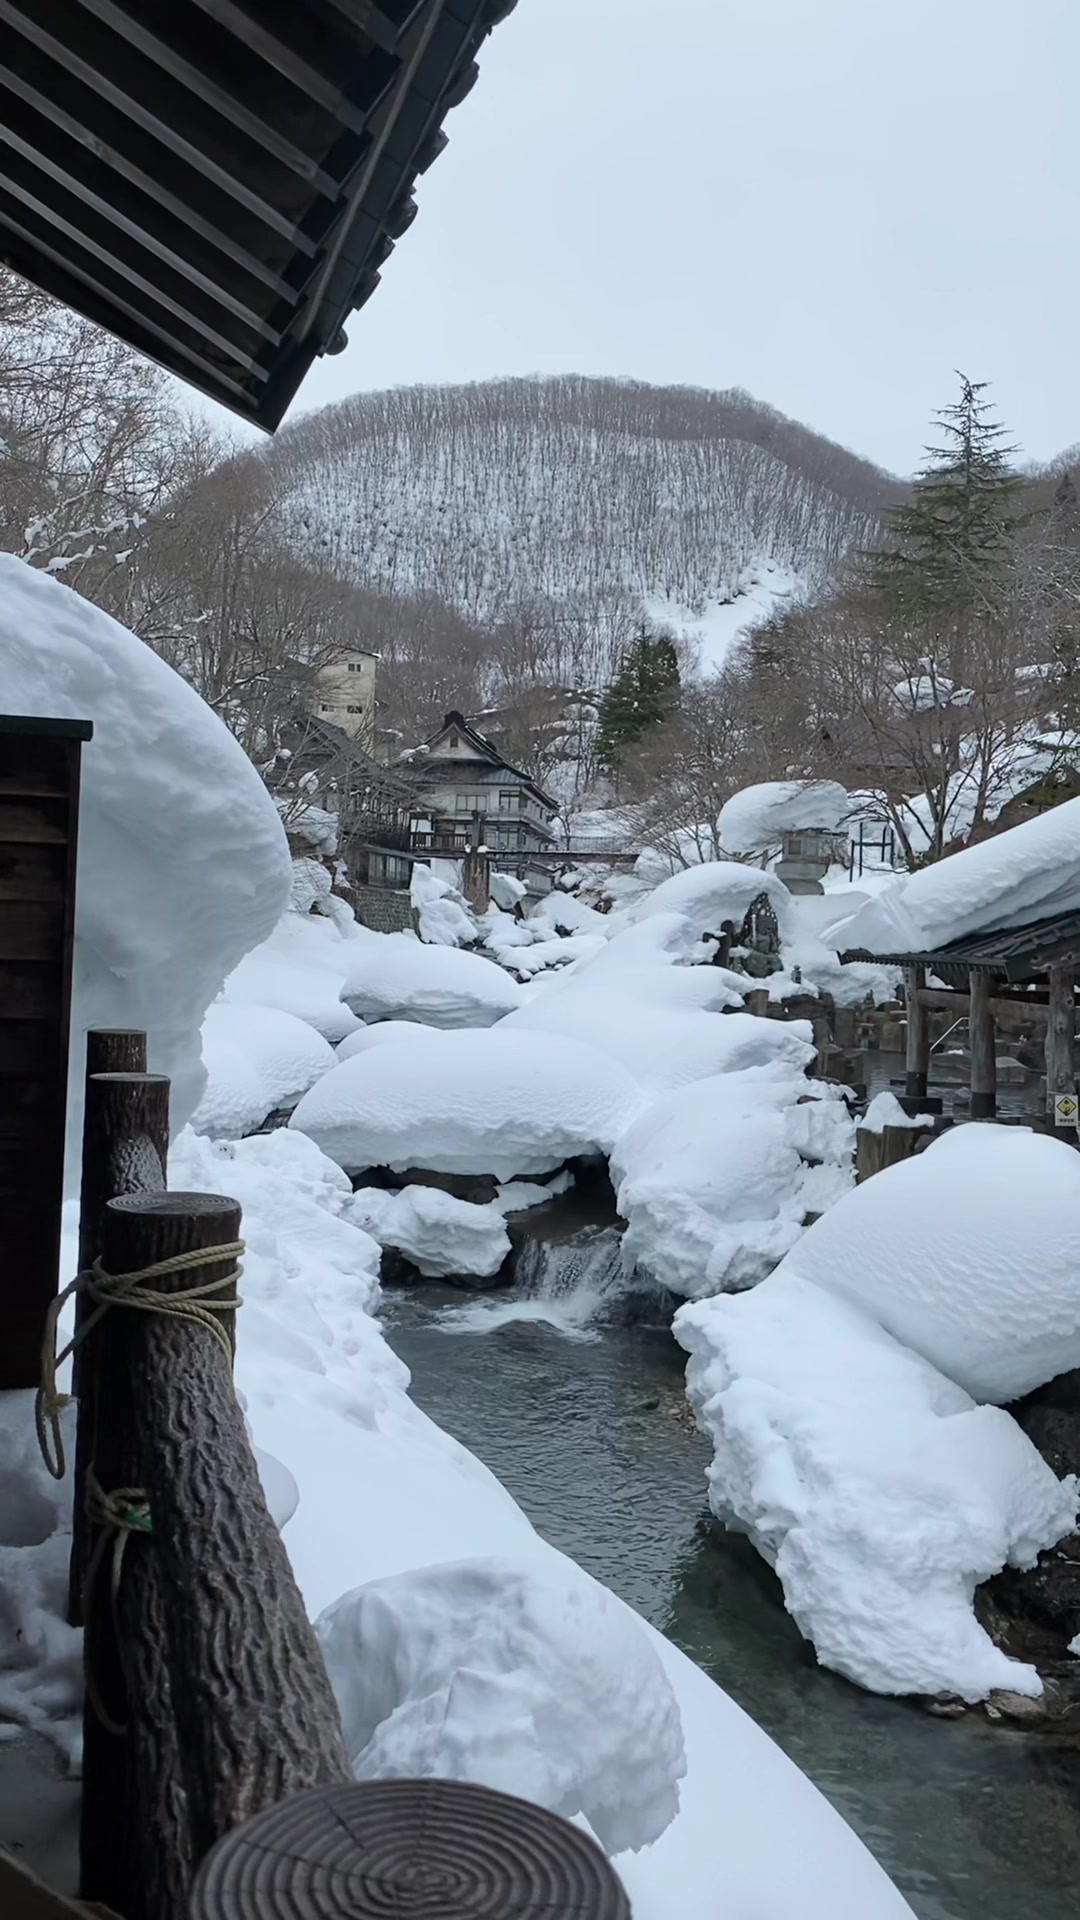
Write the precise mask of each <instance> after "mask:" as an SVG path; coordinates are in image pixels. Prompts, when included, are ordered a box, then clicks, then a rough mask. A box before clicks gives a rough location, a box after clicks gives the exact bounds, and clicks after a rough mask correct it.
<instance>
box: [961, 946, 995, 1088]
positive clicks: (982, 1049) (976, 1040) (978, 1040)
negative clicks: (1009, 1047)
mask: <svg viewBox="0 0 1080 1920" xmlns="http://www.w3.org/2000/svg"><path fill="white" fill-rule="evenodd" d="M968 990H969V994H970V998H969V1001H968V1036H969V1040H970V1048H971V1117H972V1119H973V1120H993V1118H994V1116H995V1115H996V1113H997V1048H996V1043H995V1037H994V1012H993V1007H992V1006H991V1003H990V975H989V974H988V973H976V972H975V971H974V969H972V970H971V971H970V972H969V974H968Z"/></svg>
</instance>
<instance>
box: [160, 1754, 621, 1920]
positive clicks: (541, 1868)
mask: <svg viewBox="0 0 1080 1920" xmlns="http://www.w3.org/2000/svg"><path fill="white" fill-rule="evenodd" d="M271 1909H272V1910H273V1912H274V1914H275V1916H276V1917H277V1920H345V1916H346V1915H347V1916H349V1920H387V1916H388V1915H390V1914H395V1915H399V1916H400V1920H406V1916H408V1915H410V1914H415V1915H416V1916H417V1917H418V1920H419V1916H420V1915H424V1914H434V1913H436V1912H437V1913H439V1914H440V1915H445V1916H446V1920H457V1917H458V1916H460V1920H551V1917H552V1915H554V1914H567V1915H569V1914H573V1915H574V1916H575V1920H630V1903H629V1901H628V1899H627V1897H626V1893H625V1892H624V1890H623V1887H622V1885H621V1883H620V1881H619V1879H618V1877H617V1875H616V1874H615V1872H614V1869H613V1868H612V1867H611V1866H610V1865H609V1864H608V1861H607V1859H606V1858H605V1856H604V1854H603V1853H601V1851H600V1849H599V1847H598V1846H596V1844H595V1843H594V1842H593V1841H592V1840H590V1839H589V1838H588V1836H587V1835H586V1834H583V1833H580V1832H579V1831H578V1829H577V1828H576V1827H572V1826H571V1825H570V1824H569V1822H568V1821H565V1820H562V1819H560V1818H559V1817H558V1815H557V1814H553V1813H548V1812H547V1811H546V1810H545V1809H544V1808H542V1807H535V1806H532V1805H530V1804H529V1803H528V1802H526V1801H524V1800H514V1799H511V1798H509V1796H508V1795H506V1794H502V1793H493V1792H491V1791H490V1790H489V1789H488V1788H487V1787H474V1786H465V1785H462V1784H459V1783H458V1782H451V1781H443V1780H380V1781H373V1782H370V1783H367V1784H361V1785H356V1784H352V1783H350V1784H348V1785H342V1786H336V1787H323V1788H319V1789H317V1790H316V1791H314V1792H312V1793H302V1794H297V1795H295V1796H294V1798H292V1799H291V1800H287V1801H284V1802H283V1803H282V1804H281V1805H279V1806H275V1807H271V1808H269V1809H268V1810H267V1811H266V1812H265V1813H262V1814H259V1815H258V1816H257V1818H255V1819H254V1820H250V1821H248V1822H247V1823H246V1824H245V1825H244V1826H242V1827H238V1828H236V1830H235V1831H234V1832H232V1833H230V1834H227V1835H226V1837H225V1839H224V1840H222V1841H220V1842H219V1844H218V1845H217V1846H216V1847H215V1848H214V1849H213V1851H212V1852H211V1853H210V1854H209V1855H208V1856H207V1858H206V1860H205V1861H204V1862H203V1865H202V1868H201V1869H200V1872H199V1874H198V1876H197V1878H196V1881H195V1886H194V1889H193V1892H192V1900H191V1910H190V1911H191V1920H226V1916H228V1920H263V1916H264V1915H265V1914H266V1913H268V1912H269V1911H271Z"/></svg>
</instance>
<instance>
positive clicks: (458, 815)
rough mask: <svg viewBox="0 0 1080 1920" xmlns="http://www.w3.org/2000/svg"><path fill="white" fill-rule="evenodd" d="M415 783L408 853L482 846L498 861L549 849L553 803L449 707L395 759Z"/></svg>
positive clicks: (554, 811) (446, 852)
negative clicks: (416, 742) (423, 737)
mask: <svg viewBox="0 0 1080 1920" xmlns="http://www.w3.org/2000/svg"><path fill="white" fill-rule="evenodd" d="M400 764H401V765H402V766H407V767H408V772H409V777H410V779H411V780H412V782H413V783H414V788H415V792H416V799H415V802H414V805H413V815H414V829H413V835H412V844H413V848H414V850H415V851H416V852H417V853H418V854H420V855H421V857H422V856H423V854H424V852H425V851H429V852H432V853H437V854H440V855H446V856H449V857H451V858H452V857H453V856H454V855H455V854H458V855H460V854H463V853H466V852H468V851H469V849H470V848H473V847H484V848H486V849H487V851H488V853H489V854H491V855H492V857H493V858H495V859H496V860H498V861H499V862H500V864H504V865H505V864H510V862H511V861H512V860H513V859H514V858H515V857H517V858H524V857H526V856H527V855H529V854H538V853H550V852H552V851H553V850H554V848H555V841H556V834H555V818H556V815H557V813H558V803H557V801H555V800H554V799H553V798H552V796H551V795H550V794H549V793H545V791H544V789H543V788H542V787H541V786H540V785H539V783H538V782H537V781H536V780H534V779H533V778H532V775H531V774H528V773H525V772H524V771H523V770H522V768H520V767H515V766H512V765H511V763H510V761H509V760H506V759H504V758H503V755H502V754H501V753H500V752H499V750H498V748H497V747H496V746H495V745H494V744H493V742H492V741H491V740H489V739H488V738H487V736H486V734H483V733H481V732H480V731H479V730H478V729H477V728H476V727H475V726H474V725H473V724H472V722H471V721H470V720H467V719H466V717H465V715H464V714H462V713H459V712H457V710H456V709H452V710H451V711H450V712H449V713H448V714H446V715H445V716H444V718H443V723H442V725H441V727H440V728H439V729H438V731H437V732H436V733H433V734H432V735H431V738H430V739H429V740H426V741H425V742H424V744H423V745H422V746H420V747H415V748H413V749H412V750H411V752H409V753H407V754H404V755H403V756H402V761H401V763H400Z"/></svg>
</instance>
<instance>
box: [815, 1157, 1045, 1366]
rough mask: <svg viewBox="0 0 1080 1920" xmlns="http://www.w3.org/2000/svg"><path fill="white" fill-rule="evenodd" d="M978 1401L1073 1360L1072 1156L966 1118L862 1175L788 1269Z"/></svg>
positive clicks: (826, 1217) (821, 1223) (825, 1218)
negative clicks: (865, 1317) (910, 1153)
mask: <svg viewBox="0 0 1080 1920" xmlns="http://www.w3.org/2000/svg"><path fill="white" fill-rule="evenodd" d="M785 1266H786V1267H787V1268H789V1269H790V1270H791V1271H793V1272H796V1273H798V1274H799V1275H800V1276H801V1277H802V1278H803V1279H804V1280H810V1281H813V1282H814V1283H815V1284H816V1285H818V1286H820V1287H823V1288H824V1289H826V1291H828V1292H831V1293H835V1294H840V1295H843V1297H844V1298H845V1299H847V1300H850V1301H851V1302H852V1303H853V1304H854V1305H856V1306H859V1307H862V1308H863V1309H864V1310H865V1311H866V1312H867V1313H869V1314H871V1315H872V1316H873V1318H874V1319H875V1320H877V1321H879V1322H880V1324H881V1325H882V1326H883V1327H885V1328H886V1329H887V1330H888V1332H889V1333H891V1334H892V1335H893V1336H894V1338H895V1339H897V1340H901V1341H903V1343H904V1345H905V1346H908V1347H911V1348H912V1349H913V1350H914V1351H915V1352H916V1353H920V1354H922V1355H923V1356H924V1357H925V1358H926V1359H927V1360H929V1361H930V1362H931V1364H932V1365H933V1366H935V1367H938V1368H940V1370H941V1372H942V1373H945V1374H947V1375H948V1377H949V1378H950V1379H951V1380H956V1381H958V1382H959V1384H960V1385H961V1386H962V1387H965V1388H966V1389H967V1391H968V1392H969V1393H970V1394H972V1395H973V1397H974V1398H975V1399H976V1400H992V1401H996V1402H1005V1401H1009V1400H1015V1399H1018V1398H1019V1397H1020V1396H1021V1395H1022V1394H1025V1393H1030V1392H1031V1391H1032V1390H1033V1389H1034V1388H1035V1387H1037V1386H1040V1385H1041V1384H1042V1383H1043V1382H1044V1381H1046V1380H1051V1379H1053V1378H1054V1376H1055V1375H1056V1374H1059V1373H1066V1372H1068V1371H1069V1370H1070V1369H1071V1368H1073V1367H1077V1366H1080V1155H1078V1154H1077V1153H1076V1150H1075V1148H1073V1147H1068V1146H1066V1145H1065V1144H1064V1142H1063V1141H1060V1140H1052V1139H1050V1138H1049V1137H1048V1136H1047V1135H1045V1134H1036V1133H1028V1132H1026V1131H1024V1130H1023V1129H1022V1128H1019V1127H999V1126H982V1125H978V1124H969V1125H967V1126H962V1127H955V1128H953V1129H952V1130H951V1131H950V1132H948V1133H946V1134H943V1135H942V1137H941V1138H940V1140H937V1141H936V1142H935V1143H934V1144H933V1145H932V1146H931V1147H929V1148H928V1149H927V1150H926V1152H925V1153H920V1154H916V1155H915V1156H914V1157H913V1158H912V1159H910V1160H904V1161H901V1162H900V1164H899V1165H898V1166H895V1167H888V1168H887V1169H886V1170H885V1171H884V1172H883V1173H879V1174H875V1176H874V1178H873V1179H872V1180H865V1181H864V1182H863V1184H862V1185H861V1186H859V1187H856V1188H855V1189H854V1191H853V1192H851V1193H849V1194H847V1195H846V1196H845V1198H844V1199H843V1200H842V1201H841V1202H840V1204H839V1206H837V1207H835V1208H834V1209H833V1210H832V1212H830V1213H828V1214H826V1215H825V1217H824V1219H822V1220H819V1221H817V1222H816V1224H815V1225H814V1226H813V1227H811V1229H810V1231H809V1232H808V1233H807V1234H806V1235H805V1237H804V1238H803V1240H802V1241H801V1242H800V1244H799V1246H798V1248H797V1249H796V1250H795V1252H794V1253H792V1254H791V1255H790V1257H789V1259H788V1261H787V1262H786V1263H785Z"/></svg>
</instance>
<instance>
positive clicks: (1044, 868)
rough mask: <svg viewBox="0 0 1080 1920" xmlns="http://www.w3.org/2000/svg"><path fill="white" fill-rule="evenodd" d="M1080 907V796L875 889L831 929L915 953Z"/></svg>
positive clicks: (865, 944) (878, 947)
mask: <svg viewBox="0 0 1080 1920" xmlns="http://www.w3.org/2000/svg"><path fill="white" fill-rule="evenodd" d="M1078 908H1080V800H1066V801H1065V802H1064V803H1063V804H1062V805H1061V806H1060V807H1051V808H1050V809H1049V810H1048V811H1047V812H1046V813H1041V814H1038V815H1037V816H1036V818H1035V819H1033V820H1025V821H1024V822H1023V823H1022V825H1020V826H1018V827H1010V828H1009V829H1008V831H1007V832H1005V833H999V834H995V835H994V836H993V837H992V838H991V839H989V840H980V841H978V842H977V843H976V845H975V846H971V847H965V848H964V849H963V851H962V852H960V853H953V854H950V855H949V856H948V858H947V859H945V860H937V861H935V862H934V863H933V864H932V865H931V866H928V867H922V868H920V870H919V872H918V873H912V874H908V875H907V876H906V877H905V878H904V879H902V880H896V881H893V883H892V884H891V885H890V886H887V887H885V888H883V889H882V891H881V892H880V893H877V894H874V895H873V896H872V897H871V898H870V899H869V900H868V901H867V902H866V903H865V905H863V906H862V907H860V908H859V909H858V911H857V912H856V913H855V914H854V915H852V916H850V917H844V918H843V919H841V918H840V917H839V915H838V918H837V923H836V924H835V925H834V926H833V927H832V928H831V929H830V930H829V932H828V935H827V936H826V937H827V938H828V940H829V941H830V942H831V943H832V944H833V945H835V946H836V947H837V948H838V949H839V950H840V951H844V950H852V949H856V948H863V949H865V950H866V951H867V952H869V953H913V952H919V951H923V952H925V951H926V949H927V948H934V947H941V946H948V945H949V944H950V942H951V941H953V940H963V939H964V938H965V937H966V936H967V935H968V934H973V933H979V932H982V931H985V930H988V929H990V928H997V927H1003V928H1008V927H1022V926H1025V925H1026V924H1027V922H1028V921H1030V920H1041V919H1044V918H1049V917H1051V916H1053V915H1055V914H1064V913H1075V912H1076V911H1077V909H1078Z"/></svg>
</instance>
